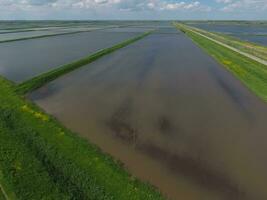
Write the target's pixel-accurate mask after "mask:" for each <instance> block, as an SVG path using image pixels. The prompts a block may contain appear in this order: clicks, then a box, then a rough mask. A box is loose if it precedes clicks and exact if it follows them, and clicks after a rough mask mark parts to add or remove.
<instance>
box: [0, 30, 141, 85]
mask: <svg viewBox="0 0 267 200" xmlns="http://www.w3.org/2000/svg"><path fill="white" fill-rule="evenodd" d="M140 34H141V33H136V32H135V33H131V32H128V33H124V32H121V33H119V32H100V31H99V32H98V31H92V32H85V33H76V34H70V35H60V36H53V37H48V38H40V39H32V40H22V41H16V42H8V43H2V44H0V74H1V75H3V76H5V77H7V78H8V79H10V80H12V81H15V82H21V81H24V80H26V79H29V78H32V77H33V76H35V75H37V74H40V73H43V72H46V71H48V70H51V69H53V68H55V67H58V66H59V65H63V64H66V63H69V62H72V61H74V60H77V59H80V58H82V57H84V56H87V55H89V54H91V53H94V52H96V51H97V50H100V49H102V48H107V47H111V46H113V45H115V44H117V43H120V42H122V41H124V40H127V39H130V38H132V37H135V36H137V35H140Z"/></svg>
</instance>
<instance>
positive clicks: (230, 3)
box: [216, 0, 267, 12]
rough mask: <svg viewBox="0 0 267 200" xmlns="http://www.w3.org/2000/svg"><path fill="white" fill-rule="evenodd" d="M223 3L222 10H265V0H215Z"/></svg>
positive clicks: (266, 7) (266, 2)
mask: <svg viewBox="0 0 267 200" xmlns="http://www.w3.org/2000/svg"><path fill="white" fill-rule="evenodd" d="M216 1H217V2H218V3H224V4H226V5H224V6H223V7H222V8H221V10H222V11H224V12H248V11H255V12H257V11H265V10H267V0H216Z"/></svg>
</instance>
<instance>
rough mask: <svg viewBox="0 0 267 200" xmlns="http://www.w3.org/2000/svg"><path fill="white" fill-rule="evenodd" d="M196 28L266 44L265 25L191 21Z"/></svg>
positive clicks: (266, 33) (266, 31)
mask: <svg viewBox="0 0 267 200" xmlns="http://www.w3.org/2000/svg"><path fill="white" fill-rule="evenodd" d="M190 25H192V26H195V27H197V28H201V29H204V30H207V31H213V32H219V33H224V34H228V35H232V36H234V37H237V38H240V39H242V40H246V41H249V42H254V43H258V44H261V45H265V46H267V25H232V24H228V25H227V24H219V23H218V24H216V23H215V24H210V23H192V24H190Z"/></svg>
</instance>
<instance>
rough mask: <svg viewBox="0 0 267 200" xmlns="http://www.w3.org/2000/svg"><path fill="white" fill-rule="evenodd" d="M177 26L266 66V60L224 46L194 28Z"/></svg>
mask: <svg viewBox="0 0 267 200" xmlns="http://www.w3.org/2000/svg"><path fill="white" fill-rule="evenodd" d="M178 26H183V27H184V28H185V29H187V30H190V31H191V32H193V33H195V34H198V35H200V36H202V37H205V38H207V39H209V40H211V41H213V42H216V43H217V44H219V45H222V46H224V47H226V48H228V49H230V50H232V51H235V52H237V53H239V54H241V55H243V56H246V57H248V58H250V59H252V60H255V61H257V62H259V63H261V64H263V65H266V66H267V61H266V60H263V59H261V58H259V57H257V56H254V55H251V54H249V53H246V52H243V51H240V50H239V49H237V48H235V47H232V46H230V45H228V44H225V43H223V42H221V41H218V40H217V39H214V38H211V37H210V36H207V34H205V35H204V34H203V33H201V32H199V30H200V29H196V28H193V27H189V26H185V25H178ZM204 33H208V35H215V34H214V33H209V32H207V31H205V32H204Z"/></svg>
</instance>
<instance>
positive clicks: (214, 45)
mask: <svg viewBox="0 0 267 200" xmlns="http://www.w3.org/2000/svg"><path fill="white" fill-rule="evenodd" d="M174 26H176V27H177V28H178V29H180V30H181V31H182V32H183V33H185V34H186V36H188V37H189V38H190V39H191V40H192V41H193V42H194V43H195V44H196V45H198V46H199V47H200V48H201V49H203V50H204V51H205V52H206V53H207V54H209V55H210V56H211V57H213V58H214V59H215V60H216V61H217V62H218V63H220V64H221V65H222V66H224V67H225V68H226V69H227V70H228V71H229V72H230V73H232V74H233V75H234V76H235V77H236V78H237V79H239V80H240V81H241V82H242V83H243V84H244V85H245V86H246V87H247V88H248V89H249V90H250V91H252V92H253V93H254V94H256V95H257V96H258V97H259V98H260V99H261V100H263V101H265V102H267V66H266V65H265V64H264V63H263V62H259V60H256V59H253V58H254V57H252V56H247V55H246V54H244V53H242V52H240V51H239V50H236V49H233V48H229V46H226V45H224V44H222V43H219V42H218V41H215V40H214V39H210V38H209V37H207V36H205V35H203V34H199V33H198V32H197V31H195V29H194V28H191V27H190V26H187V25H184V24H180V23H174ZM192 29H194V30H192Z"/></svg>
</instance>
